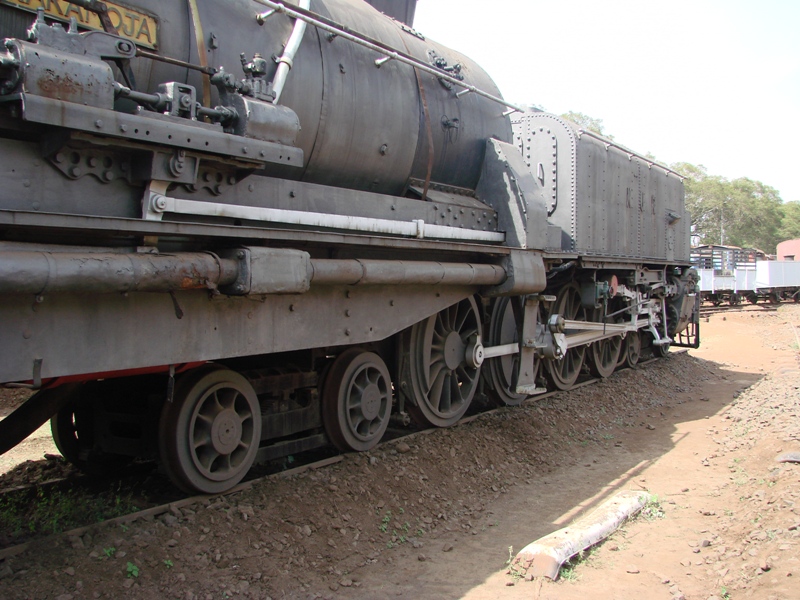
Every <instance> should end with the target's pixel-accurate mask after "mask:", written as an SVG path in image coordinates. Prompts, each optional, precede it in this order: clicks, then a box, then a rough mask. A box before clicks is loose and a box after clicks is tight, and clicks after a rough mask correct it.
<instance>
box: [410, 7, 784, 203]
mask: <svg viewBox="0 0 800 600" xmlns="http://www.w3.org/2000/svg"><path fill="white" fill-rule="evenodd" d="M414 26H415V28H416V29H417V30H418V31H419V32H420V33H422V34H424V35H426V36H429V37H430V38H432V39H434V40H436V41H438V42H441V43H443V44H445V45H446V46H449V47H451V48H453V49H455V50H458V51H459V52H462V53H464V54H466V55H467V56H469V57H470V58H472V59H473V60H475V61H476V62H477V63H478V64H480V65H481V66H482V67H483V68H484V69H486V71H488V73H489V74H490V75H491V76H492V78H493V79H494V80H495V82H496V83H497V85H498V86H499V87H500V90H501V91H502V93H503V95H504V96H505V98H506V99H508V100H509V101H512V102H516V103H519V104H536V105H539V106H541V107H542V108H544V109H545V110H547V111H548V112H552V113H556V114H561V113H565V112H567V111H575V112H582V113H585V114H587V115H589V116H591V117H594V118H596V119H602V121H603V125H604V127H605V131H606V133H609V134H611V135H613V136H614V138H615V140H616V141H617V142H619V143H620V144H623V145H625V146H628V147H629V148H631V149H633V150H636V151H638V152H642V153H646V152H652V153H653V154H654V155H655V156H656V157H657V158H658V159H659V160H660V161H662V162H666V163H672V162H678V161H684V162H689V163H693V164H702V165H705V166H706V167H707V169H708V171H709V173H710V174H712V175H721V176H723V177H726V178H728V179H735V178H737V177H749V178H750V179H755V180H758V181H761V182H763V183H765V184H766V185H769V186H771V187H774V188H776V189H777V190H778V192H779V193H780V195H781V198H783V200H784V202H786V201H792V200H800V1H799V0H749V1H746V0H672V1H668V2H656V1H651V0H482V1H477V0H418V3H417V13H416V18H415V22H414Z"/></svg>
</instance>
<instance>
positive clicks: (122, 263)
mask: <svg viewBox="0 0 800 600" xmlns="http://www.w3.org/2000/svg"><path fill="white" fill-rule="evenodd" d="M306 256H307V255H306ZM240 258H241V257H240ZM308 264H309V269H308V273H307V280H306V282H307V284H311V283H313V284H315V285H460V286H463V285H472V286H490V285H499V284H501V283H503V282H504V281H505V280H506V277H507V274H506V271H505V270H504V269H503V267H501V266H499V265H486V264H470V263H440V262H433V261H399V260H360V259H344V260H337V259H310V260H309V263H308ZM250 269H251V266H250V265H247V264H243V263H242V262H241V260H237V259H234V258H220V257H219V256H217V255H215V254H212V253H210V252H207V253H206V252H179V253H175V254H121V253H114V252H97V253H86V254H82V253H77V252H36V251H19V252H18V251H13V252H5V253H2V254H0V294H33V295H38V294H45V293H123V292H173V291H180V290H192V289H214V288H216V287H225V286H231V285H232V284H234V283H235V282H239V281H240V278H241V277H245V279H246V281H250V277H252V278H253V281H254V282H256V278H259V283H261V282H263V281H268V280H269V279H270V278H271V277H272V274H271V273H270V270H269V269H267V270H266V271H261V270H259V271H257V272H253V273H251V272H250ZM299 287H302V286H299ZM305 289H308V287H307V285H306V288H305ZM245 293H247V292H245Z"/></svg>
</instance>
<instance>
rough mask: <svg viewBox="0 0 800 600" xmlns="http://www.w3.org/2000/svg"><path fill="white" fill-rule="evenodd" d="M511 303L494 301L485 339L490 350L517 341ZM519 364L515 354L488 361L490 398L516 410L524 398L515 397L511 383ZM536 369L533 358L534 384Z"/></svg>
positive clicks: (535, 360) (537, 367)
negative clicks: (486, 338)
mask: <svg viewBox="0 0 800 600" xmlns="http://www.w3.org/2000/svg"><path fill="white" fill-rule="evenodd" d="M511 302H512V299H510V298H507V297H503V298H498V299H497V300H496V301H495V303H494V305H493V306H492V314H491V317H490V320H489V333H488V336H487V337H488V341H489V345H490V346H501V345H504V344H512V343H514V342H516V341H518V340H517V337H518V335H517V334H518V331H517V330H518V328H517V320H516V318H515V317H514V309H513V306H512V304H511ZM540 306H541V305H540ZM519 360H520V355H519V353H517V354H507V355H506V356H498V357H496V358H491V359H489V364H488V367H489V368H488V374H489V384H490V385H489V388H490V390H491V393H490V395H491V396H492V397H493V398H494V399H495V401H497V402H498V403H499V404H503V405H506V406H517V405H519V404H521V403H522V401H523V400H525V398H527V397H528V396H526V395H525V394H518V393H516V391H515V388H516V386H515V385H514V384H513V383H512V382H513V381H514V377H515V375H516V373H517V372H518V371H519ZM539 366H540V361H539V360H538V359H536V358H534V364H533V369H534V373H533V377H534V380H535V379H536V377H537V374H538V372H539Z"/></svg>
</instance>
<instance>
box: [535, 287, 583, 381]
mask: <svg viewBox="0 0 800 600" xmlns="http://www.w3.org/2000/svg"><path fill="white" fill-rule="evenodd" d="M555 314H559V315H561V316H562V317H564V319H567V320H572V321H585V320H586V309H585V308H584V307H583V305H582V304H581V291H580V288H579V287H578V285H577V284H576V283H570V284H568V285H566V286H565V287H563V288H561V290H560V291H559V292H558V296H557V297H556V301H555V303H554V304H553V307H552V309H551V311H550V315H555ZM565 333H567V334H569V333H571V331H570V330H569V329H567V330H566V331H565ZM585 355H586V346H578V347H577V348H570V349H569V350H567V353H566V354H565V355H564V358H562V359H561V360H548V361H546V362H545V365H546V367H547V375H548V378H549V379H550V381H551V382H552V383H553V385H554V386H555V387H556V388H558V389H560V390H566V389H568V388H570V387H572V385H573V384H574V383H575V382H576V381H577V379H578V375H580V373H581V368H582V367H583V360H584V356H585Z"/></svg>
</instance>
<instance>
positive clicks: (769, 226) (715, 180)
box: [672, 163, 800, 253]
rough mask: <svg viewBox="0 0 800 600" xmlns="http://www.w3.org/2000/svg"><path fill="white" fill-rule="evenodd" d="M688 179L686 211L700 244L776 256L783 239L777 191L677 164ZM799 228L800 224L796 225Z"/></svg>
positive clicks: (740, 179) (747, 181)
mask: <svg viewBox="0 0 800 600" xmlns="http://www.w3.org/2000/svg"><path fill="white" fill-rule="evenodd" d="M672 168H673V169H675V170H676V171H678V172H679V173H681V174H682V175H683V176H685V177H686V180H685V181H684V185H685V189H686V209H687V210H688V211H689V212H690V213H691V215H692V232H693V234H694V235H695V236H696V237H697V238H698V239H699V242H700V243H701V244H727V245H731V246H741V247H746V248H759V249H761V250H763V251H764V252H767V253H774V252H775V246H776V245H777V244H778V242H780V241H781V240H782V239H785V238H784V237H783V234H784V231H783V221H784V208H785V207H784V205H783V202H782V201H781V197H780V195H779V194H778V192H777V190H775V189H774V188H772V187H770V186H768V185H765V184H763V183H761V182H760V181H753V180H752V179H748V178H747V177H740V178H738V179H734V180H733V181H728V180H727V179H725V178H724V177H720V176H719V175H709V174H708V171H707V170H706V168H705V167H704V166H702V165H699V166H696V165H692V164H689V163H678V164H675V165H672ZM797 223H798V225H800V220H798V221H797Z"/></svg>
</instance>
